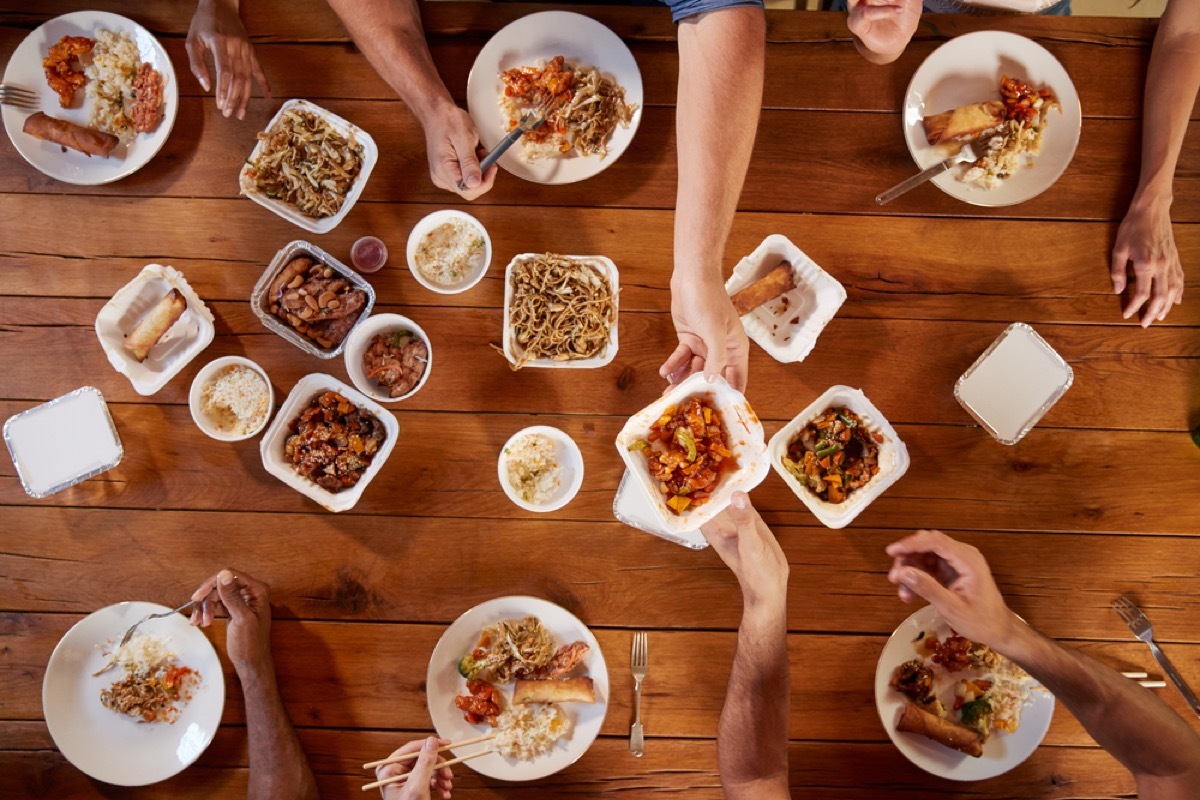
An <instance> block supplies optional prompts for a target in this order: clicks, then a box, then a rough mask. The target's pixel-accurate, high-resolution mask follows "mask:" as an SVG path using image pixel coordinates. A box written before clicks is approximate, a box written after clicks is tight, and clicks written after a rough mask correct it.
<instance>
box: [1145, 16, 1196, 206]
mask: <svg viewBox="0 0 1200 800" xmlns="http://www.w3.org/2000/svg"><path fill="white" fill-rule="evenodd" d="M1198 88H1200V0H1170V2H1169V3H1168V5H1167V10H1166V11H1165V12H1164V13H1163V16H1162V19H1161V20H1160V21H1159V25H1158V33H1157V35H1156V36H1155V37H1154V47H1153V49H1152V50H1151V53H1150V67H1149V70H1148V71H1147V73H1146V92H1145V98H1144V101H1143V111H1142V167H1141V175H1140V178H1139V180H1138V188H1137V194H1136V195H1135V198H1134V202H1135V203H1138V202H1153V201H1158V202H1165V203H1167V204H1170V202H1171V196H1172V190H1171V184H1172V182H1173V180H1174V177H1175V165H1176V163H1177V162H1178V160H1179V151H1180V149H1181V148H1182V147H1183V139H1184V136H1185V135H1186V134H1187V127H1188V119H1189V118H1190V117H1191V113H1192V106H1193V105H1194V103H1195V101H1196V91H1197V89H1198Z"/></svg>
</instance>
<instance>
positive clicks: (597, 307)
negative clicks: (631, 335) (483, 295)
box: [503, 253, 621, 369]
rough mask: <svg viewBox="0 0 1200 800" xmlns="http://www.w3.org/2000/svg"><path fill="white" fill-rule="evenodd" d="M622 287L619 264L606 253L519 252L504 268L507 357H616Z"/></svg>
mask: <svg viewBox="0 0 1200 800" xmlns="http://www.w3.org/2000/svg"><path fill="white" fill-rule="evenodd" d="M620 290H621V285H620V275H619V274H618V272H617V265H616V264H614V263H613V262H612V260H611V259H608V258H605V257H604V256H563V255H558V254H556V253H522V254H521V255H519V256H516V257H514V258H513V260H512V261H510V262H509V264H508V267H507V268H506V269H505V270H504V331H503V343H504V344H503V351H504V357H505V358H507V359H508V363H509V364H511V365H512V367H513V369H522V368H523V367H549V368H567V369H588V368H595V367H603V366H606V365H607V364H610V363H612V360H613V359H614V358H616V357H617V346H618V344H619V341H618V340H619V336H618V328H617V313H618V311H619V294H620Z"/></svg>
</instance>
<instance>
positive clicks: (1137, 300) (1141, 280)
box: [1122, 263, 1154, 319]
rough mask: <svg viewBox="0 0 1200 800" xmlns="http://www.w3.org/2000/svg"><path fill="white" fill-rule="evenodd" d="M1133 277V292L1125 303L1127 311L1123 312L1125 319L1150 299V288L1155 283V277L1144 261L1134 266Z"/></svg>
mask: <svg viewBox="0 0 1200 800" xmlns="http://www.w3.org/2000/svg"><path fill="white" fill-rule="evenodd" d="M1133 279H1134V287H1133V294H1132V295H1130V296H1129V300H1128V301H1127V302H1126V303H1125V311H1124V313H1123V314H1122V316H1123V317H1124V318H1125V319H1129V318H1130V317H1132V316H1133V315H1134V314H1135V313H1137V311H1138V309H1140V308H1141V307H1142V306H1143V305H1145V303H1146V301H1147V300H1149V299H1150V289H1151V288H1152V285H1153V283H1154V277H1153V275H1151V273H1150V268H1149V267H1148V266H1146V265H1145V264H1144V263H1142V264H1136V265H1135V266H1134V268H1133Z"/></svg>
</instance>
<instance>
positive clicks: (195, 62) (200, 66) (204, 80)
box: [184, 33, 211, 92]
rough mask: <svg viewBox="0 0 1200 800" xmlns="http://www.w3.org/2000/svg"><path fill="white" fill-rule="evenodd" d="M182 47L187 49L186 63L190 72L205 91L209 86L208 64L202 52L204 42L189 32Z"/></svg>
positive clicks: (203, 50)
mask: <svg viewBox="0 0 1200 800" xmlns="http://www.w3.org/2000/svg"><path fill="white" fill-rule="evenodd" d="M184 49H185V50H187V54H188V64H189V65H190V66H191V68H192V74H193V75H195V76H196V80H197V81H199V82H200V88H201V89H203V90H204V91H206V92H207V91H208V90H209V88H211V87H210V85H209V82H208V65H207V64H205V63H204V53H205V51H206V49H207V48H206V47H205V46H204V42H203V41H202V40H201V39H200V37H199V36H193V35H192V34H190V33H189V34H188V37H187V42H186V43H185V44H184Z"/></svg>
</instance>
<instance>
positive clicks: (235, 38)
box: [186, 0, 271, 119]
mask: <svg viewBox="0 0 1200 800" xmlns="http://www.w3.org/2000/svg"><path fill="white" fill-rule="evenodd" d="M186 49H187V54H188V61H189V62H190V63H191V67H192V74H193V75H195V76H196V80H198V81H200V85H201V86H202V87H203V88H204V91H206V92H207V91H208V90H209V89H210V88H211V85H210V81H209V77H208V66H207V65H206V64H205V54H206V53H211V54H212V57H213V63H214V65H215V67H216V70H217V109H218V110H220V111H221V113H223V114H224V115H225V116H226V117H228V116H229V115H230V114H232V113H234V111H236V112H237V118H238V119H245V118H246V106H247V105H248V104H249V102H250V94H251V92H252V90H253V87H252V86H251V78H253V79H254V80H256V81H258V85H259V86H260V87H262V90H263V94H264V95H265V96H266V97H267V99H270V98H271V88H270V87H269V86H268V85H267V79H266V76H264V75H263V71H262V68H261V67H260V66H259V65H258V58H257V57H256V56H255V55H254V47H253V46H252V45H251V44H250V37H248V36H247V35H246V28H245V26H243V25H242V18H241V17H240V16H238V5H237V0H200V4H199V5H198V6H196V13H195V14H194V15H193V16H192V25H191V27H190V28H188V35H187V44H186Z"/></svg>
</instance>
